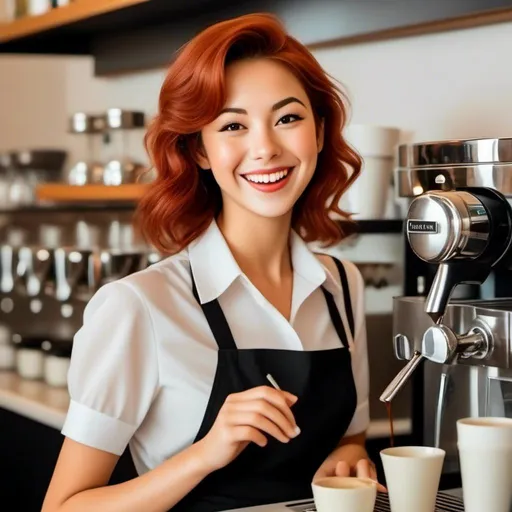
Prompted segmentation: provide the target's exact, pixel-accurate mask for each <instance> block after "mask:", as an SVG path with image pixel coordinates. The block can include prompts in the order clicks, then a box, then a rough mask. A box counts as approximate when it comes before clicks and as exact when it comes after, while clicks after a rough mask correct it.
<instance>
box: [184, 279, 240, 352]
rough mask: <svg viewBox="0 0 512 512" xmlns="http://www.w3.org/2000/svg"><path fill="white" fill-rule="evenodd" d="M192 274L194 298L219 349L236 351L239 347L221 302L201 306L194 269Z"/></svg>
mask: <svg viewBox="0 0 512 512" xmlns="http://www.w3.org/2000/svg"><path fill="white" fill-rule="evenodd" d="M190 274H191V276H192V293H193V294H194V297H195V298H196V300H197V302H198V304H199V305H200V306H201V309H202V310H203V313H204V316H205V317H206V321H207V322H208V325H209V326H210V330H211V331H212V334H213V337H214V338H215V341H216V342H217V345H218V346H219V349H221V350H236V349H237V347H236V343H235V339H234V338H233V334H232V332H231V329H230V328H229V325H228V321H227V320H226V317H225V316H224V313H223V312H222V309H221V307H220V304H219V301H218V300H217V299H214V300H212V301H210V302H205V303H204V304H201V301H200V299H199V294H198V293H197V287H196V281H195V279H194V274H193V272H192V269H190Z"/></svg>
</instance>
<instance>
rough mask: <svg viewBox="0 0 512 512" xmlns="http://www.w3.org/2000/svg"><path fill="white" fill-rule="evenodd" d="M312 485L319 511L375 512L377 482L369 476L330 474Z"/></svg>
mask: <svg viewBox="0 0 512 512" xmlns="http://www.w3.org/2000/svg"><path fill="white" fill-rule="evenodd" d="M311 487H312V489H313V498H314V500H315V507H316V509H317V511H318V512H341V511H343V512H373V509H374V507H375V500H376V499H377V484H376V483H375V482H374V481H373V480H370V479H369V478H352V477H340V476H328V477H325V478H320V479H318V480H315V481H314V482H313V483H312V484H311Z"/></svg>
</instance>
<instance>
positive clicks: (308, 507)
mask: <svg viewBox="0 0 512 512" xmlns="http://www.w3.org/2000/svg"><path fill="white" fill-rule="evenodd" d="M289 507H290V510H291V511H293V512H316V508H315V506H314V504H313V502H310V503H302V504H300V505H290V506H289ZM374 512H391V508H390V506H389V499H388V495H387V494H386V493H380V492H379V493H378V494H377V501H376V502H375V509H374ZM435 512H464V503H463V502H462V500H461V499H460V498H457V497H455V496H452V495H450V494H446V493H443V492H440V493H438V495H437V501H436V509H435Z"/></svg>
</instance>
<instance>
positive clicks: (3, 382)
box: [0, 371, 412, 439]
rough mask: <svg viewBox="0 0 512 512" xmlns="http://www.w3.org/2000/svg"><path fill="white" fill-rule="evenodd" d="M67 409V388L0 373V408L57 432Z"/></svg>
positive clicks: (399, 431)
mask: <svg viewBox="0 0 512 512" xmlns="http://www.w3.org/2000/svg"><path fill="white" fill-rule="evenodd" d="M68 405H69V394H68V390H67V389H66V388H54V387H52V386H49V385H48V384H45V383H44V382H41V381H31V380H26V379H22V378H21V377H19V375H17V374H16V373H15V372H6V371H0V407H3V408H4V409H7V410H10V411H12V412H15V413H16V414H19V415H21V416H25V417H27V418H30V419H32V420H35V421H38V422H39V423H42V424H44V425H47V426H49V427H53V428H56V429H59V430H60V429H61V428H62V426H63V425H64V419H65V417H66V413H67V410H68ZM411 428H412V424H411V420H410V419H409V418H396V419H395V420H394V430H395V435H407V434H410V433H411ZM367 435H368V438H369V439H376V438H382V437H389V435H390V431H389V422H388V420H383V419H379V420H372V421H371V422H370V428H369V429H368V433H367Z"/></svg>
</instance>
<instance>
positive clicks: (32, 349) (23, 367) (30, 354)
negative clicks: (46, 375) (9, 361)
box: [12, 334, 45, 380]
mask: <svg viewBox="0 0 512 512" xmlns="http://www.w3.org/2000/svg"><path fill="white" fill-rule="evenodd" d="M12 339H13V342H14V344H15V346H16V371H17V372H18V375H19V376H20V377H22V378H23V379H30V380H37V379H41V378H42V377H43V369H44V354H43V349H42V344H43V342H44V341H45V340H43V339H41V338H22V337H21V336H20V335H18V334H15V335H13V337H12Z"/></svg>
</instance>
